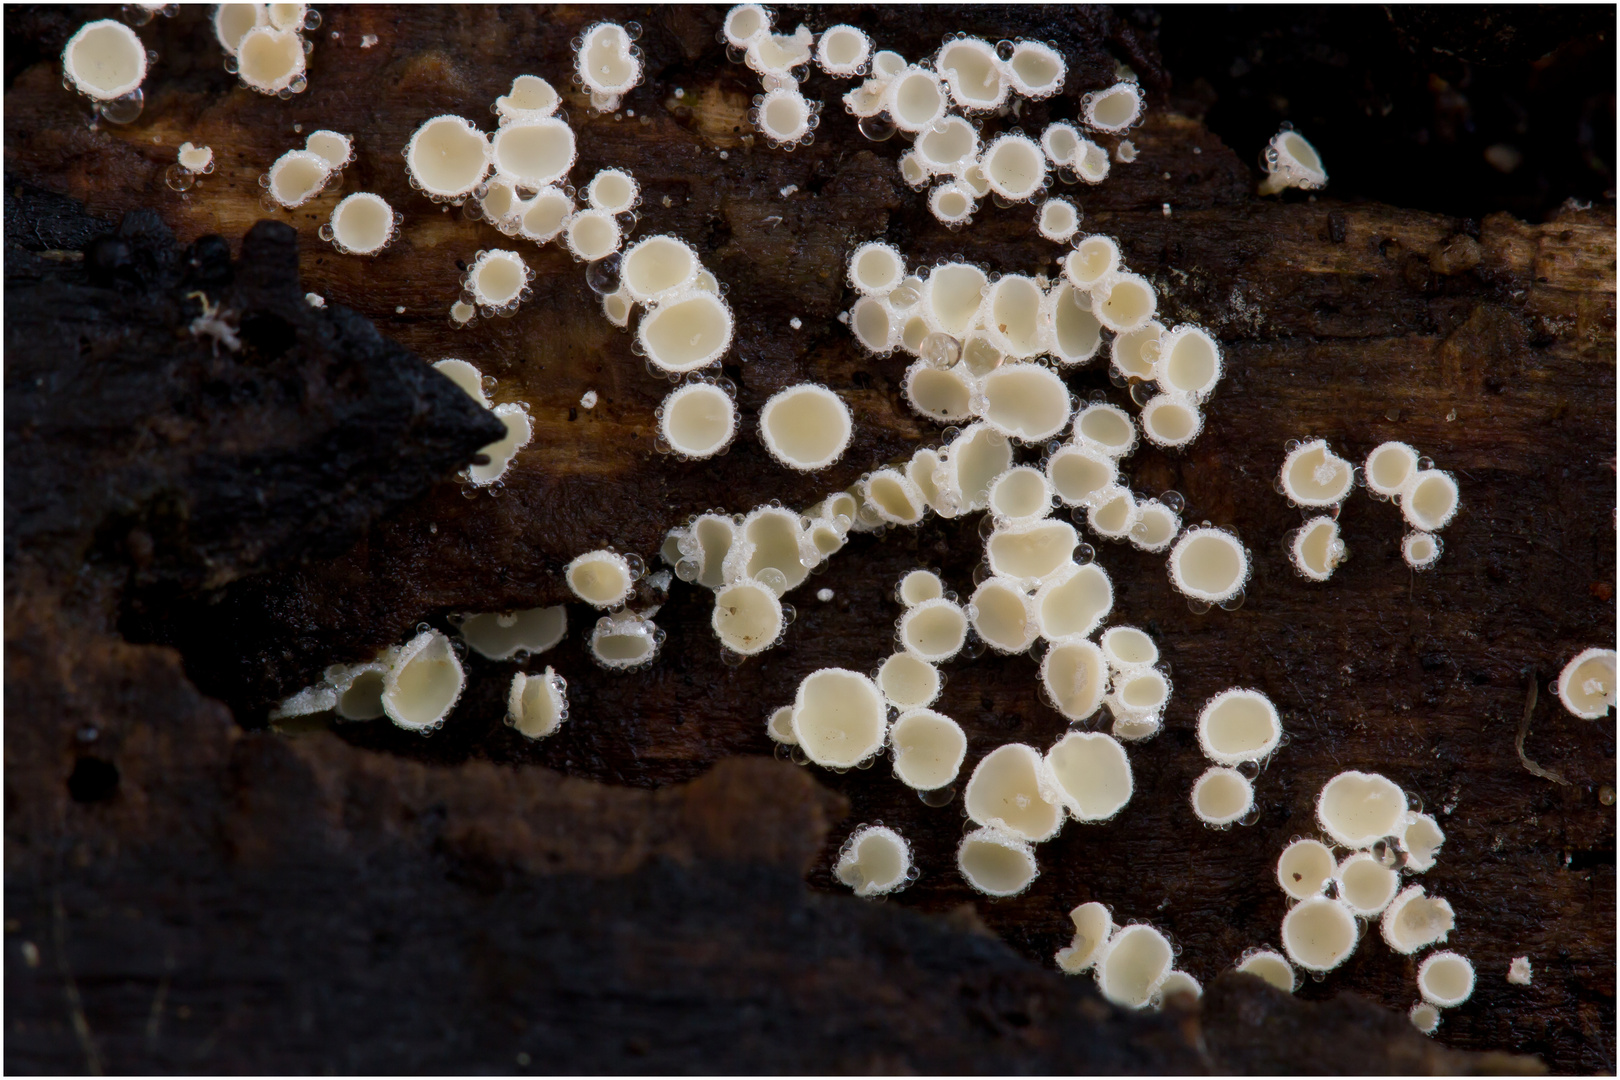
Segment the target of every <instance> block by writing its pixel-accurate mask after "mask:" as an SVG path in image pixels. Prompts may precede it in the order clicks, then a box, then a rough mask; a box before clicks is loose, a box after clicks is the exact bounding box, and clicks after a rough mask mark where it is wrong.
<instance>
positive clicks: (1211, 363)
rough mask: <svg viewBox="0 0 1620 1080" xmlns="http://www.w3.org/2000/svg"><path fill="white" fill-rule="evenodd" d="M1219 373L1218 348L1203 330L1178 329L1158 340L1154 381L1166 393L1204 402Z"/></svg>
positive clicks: (1213, 387) (1218, 379)
mask: <svg viewBox="0 0 1620 1080" xmlns="http://www.w3.org/2000/svg"><path fill="white" fill-rule="evenodd" d="M1221 371H1222V363H1221V347H1220V346H1219V345H1218V344H1216V342H1215V339H1214V338H1213V337H1211V336H1210V334H1209V332H1208V331H1207V330H1204V329H1203V328H1202V327H1198V326H1178V327H1176V328H1175V329H1174V330H1171V331H1169V332H1167V333H1165V334H1164V335H1163V337H1161V338H1160V341H1159V359H1158V362H1157V363H1156V364H1155V365H1154V377H1155V378H1156V379H1157V380H1158V382H1159V385H1160V386H1161V387H1163V388H1164V389H1165V390H1166V391H1168V392H1171V393H1178V394H1186V395H1187V396H1189V397H1191V398H1192V399H1193V400H1194V401H1204V400H1205V399H1207V398H1208V397H1209V395H1210V394H1211V393H1212V392H1213V391H1214V390H1215V384H1216V383H1218V382H1220V381H1221Z"/></svg>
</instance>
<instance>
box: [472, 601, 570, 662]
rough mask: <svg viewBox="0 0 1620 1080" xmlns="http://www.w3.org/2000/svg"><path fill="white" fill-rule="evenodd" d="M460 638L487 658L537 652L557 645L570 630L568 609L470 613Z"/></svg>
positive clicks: (561, 607) (492, 658) (548, 608)
mask: <svg viewBox="0 0 1620 1080" xmlns="http://www.w3.org/2000/svg"><path fill="white" fill-rule="evenodd" d="M458 629H459V630H460V632H461V640H463V641H465V642H466V643H467V645H468V647H469V648H471V649H472V651H473V652H475V653H477V654H478V655H479V656H482V657H484V658H485V659H486V660H510V659H512V658H513V657H514V656H516V655H517V654H518V653H520V652H522V653H527V654H529V655H531V656H533V655H538V654H540V653H543V652H546V651H548V650H550V649H552V648H555V647H556V645H557V643H558V642H559V641H561V640H562V639H563V635H565V634H567V633H568V608H567V607H565V606H563V605H562V604H557V605H555V606H553V607H538V608H528V609H527V610H524V611H487V612H481V613H479V614H476V615H468V616H466V617H465V618H463V619H462V621H461V626H460V627H459V628H458Z"/></svg>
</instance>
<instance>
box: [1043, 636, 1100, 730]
mask: <svg viewBox="0 0 1620 1080" xmlns="http://www.w3.org/2000/svg"><path fill="white" fill-rule="evenodd" d="M1041 686H1042V687H1043V688H1044V689H1045V690H1046V693H1047V696H1048V697H1049V698H1050V699H1051V701H1052V704H1053V706H1054V707H1055V708H1056V709H1057V710H1058V712H1060V713H1062V714H1063V717H1064V719H1066V720H1071V721H1074V722H1077V723H1078V722H1079V721H1081V720H1086V719H1089V718H1090V717H1092V716H1093V715H1095V714H1096V712H1097V710H1098V709H1100V708H1101V707H1102V703H1103V697H1104V695H1105V694H1107V692H1108V665H1107V662H1106V661H1105V660H1104V658H1103V653H1102V650H1101V649H1099V648H1098V647H1097V646H1096V645H1094V644H1092V643H1091V642H1089V641H1087V640H1085V639H1084V638H1065V639H1063V640H1062V641H1059V642H1057V643H1056V644H1054V645H1053V646H1052V647H1051V648H1049V649H1047V650H1046V655H1045V656H1043V657H1041Z"/></svg>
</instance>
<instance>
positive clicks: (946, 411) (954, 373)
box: [901, 360, 974, 423]
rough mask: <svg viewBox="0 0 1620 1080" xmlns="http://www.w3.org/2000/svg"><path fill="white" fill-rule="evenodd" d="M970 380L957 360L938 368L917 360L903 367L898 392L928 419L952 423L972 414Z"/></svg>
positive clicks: (971, 385)
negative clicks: (903, 372) (947, 366)
mask: <svg viewBox="0 0 1620 1080" xmlns="http://www.w3.org/2000/svg"><path fill="white" fill-rule="evenodd" d="M971 380H972V376H971V375H969V374H968V373H967V372H966V371H965V370H964V369H963V368H962V365H960V364H958V365H956V366H955V367H951V368H945V369H940V368H936V367H934V366H933V365H932V364H930V363H929V362H928V361H926V360H918V361H917V362H916V363H914V364H912V365H911V366H910V367H908V368H907V369H906V373H905V378H904V381H903V382H902V383H901V392H902V393H903V394H904V395H905V398H906V403H907V404H909V405H910V406H911V407H912V408H913V409H915V410H917V411H918V412H919V413H921V414H922V415H924V416H926V417H928V418H929V419H930V420H938V421H940V422H941V423H954V422H956V421H958V420H966V419H967V418H968V417H969V416H972V415H973V391H974V386H973V383H972V381H971Z"/></svg>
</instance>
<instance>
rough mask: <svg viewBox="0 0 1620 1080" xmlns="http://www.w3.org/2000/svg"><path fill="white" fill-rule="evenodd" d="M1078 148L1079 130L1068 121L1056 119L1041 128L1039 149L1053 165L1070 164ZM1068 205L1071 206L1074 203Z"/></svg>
mask: <svg viewBox="0 0 1620 1080" xmlns="http://www.w3.org/2000/svg"><path fill="white" fill-rule="evenodd" d="M1079 149H1080V132H1079V131H1078V130H1076V129H1075V126H1074V125H1073V124H1071V123H1069V122H1068V121H1066V120H1058V121H1055V122H1053V123H1050V124H1047V125H1046V127H1045V128H1043V129H1042V130H1041V150H1042V151H1043V152H1044V153H1045V154H1046V160H1047V161H1050V162H1051V163H1052V164H1053V165H1068V164H1070V163H1071V162H1072V161H1073V160H1074V155H1075V153H1076V151H1078V150H1079ZM1064 201H1067V200H1064ZM1069 205H1070V206H1071V207H1072V206H1073V205H1074V204H1073V203H1069Z"/></svg>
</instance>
